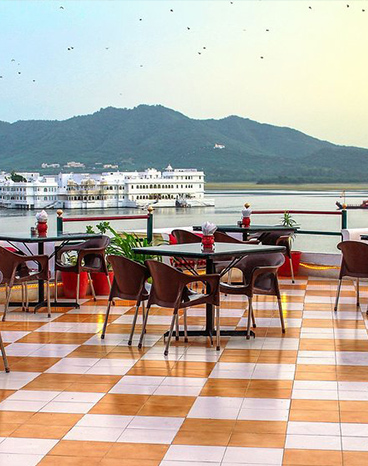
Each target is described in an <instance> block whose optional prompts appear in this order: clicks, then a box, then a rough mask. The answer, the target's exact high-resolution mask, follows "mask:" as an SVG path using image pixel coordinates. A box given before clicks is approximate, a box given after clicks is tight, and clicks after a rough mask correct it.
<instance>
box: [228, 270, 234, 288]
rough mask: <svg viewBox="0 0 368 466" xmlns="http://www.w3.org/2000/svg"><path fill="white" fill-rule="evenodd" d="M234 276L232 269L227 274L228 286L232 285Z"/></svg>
mask: <svg viewBox="0 0 368 466" xmlns="http://www.w3.org/2000/svg"><path fill="white" fill-rule="evenodd" d="M232 275H233V269H230V270H229V271H228V273H227V284H228V285H231V278H232Z"/></svg>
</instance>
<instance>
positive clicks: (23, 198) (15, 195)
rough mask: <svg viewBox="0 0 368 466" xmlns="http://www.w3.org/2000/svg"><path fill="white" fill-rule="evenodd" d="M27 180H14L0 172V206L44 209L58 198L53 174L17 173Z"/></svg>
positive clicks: (57, 189)
mask: <svg viewBox="0 0 368 466" xmlns="http://www.w3.org/2000/svg"><path fill="white" fill-rule="evenodd" d="M19 175H22V176H23V177H24V178H25V179H26V180H27V182H24V181H23V182H15V181H12V180H11V178H10V174H5V173H2V174H0V206H2V207H7V208H8V209H45V208H47V207H53V206H54V204H55V203H56V202H57V200H58V192H59V187H58V184H57V182H56V179H55V177H53V176H47V175H46V176H40V174H39V173H19Z"/></svg>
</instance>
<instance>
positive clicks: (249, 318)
mask: <svg viewBox="0 0 368 466" xmlns="http://www.w3.org/2000/svg"><path fill="white" fill-rule="evenodd" d="M252 314H253V299H252V298H250V297H249V296H248V323H247V340H249V338H250V321H251V318H252Z"/></svg>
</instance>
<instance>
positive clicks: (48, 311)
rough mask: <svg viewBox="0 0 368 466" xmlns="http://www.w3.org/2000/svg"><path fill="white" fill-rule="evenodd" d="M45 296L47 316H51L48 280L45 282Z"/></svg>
mask: <svg viewBox="0 0 368 466" xmlns="http://www.w3.org/2000/svg"><path fill="white" fill-rule="evenodd" d="M46 297H47V317H51V302H50V301H51V300H50V281H49V280H47V282H46Z"/></svg>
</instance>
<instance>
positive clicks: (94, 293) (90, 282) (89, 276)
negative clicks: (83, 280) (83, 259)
mask: <svg viewBox="0 0 368 466" xmlns="http://www.w3.org/2000/svg"><path fill="white" fill-rule="evenodd" d="M87 275H88V280H89V284H90V285H91V291H92V296H93V301H97V299H96V292H95V287H94V286H93V281H92V277H91V273H90V272H88V273H87Z"/></svg>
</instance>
